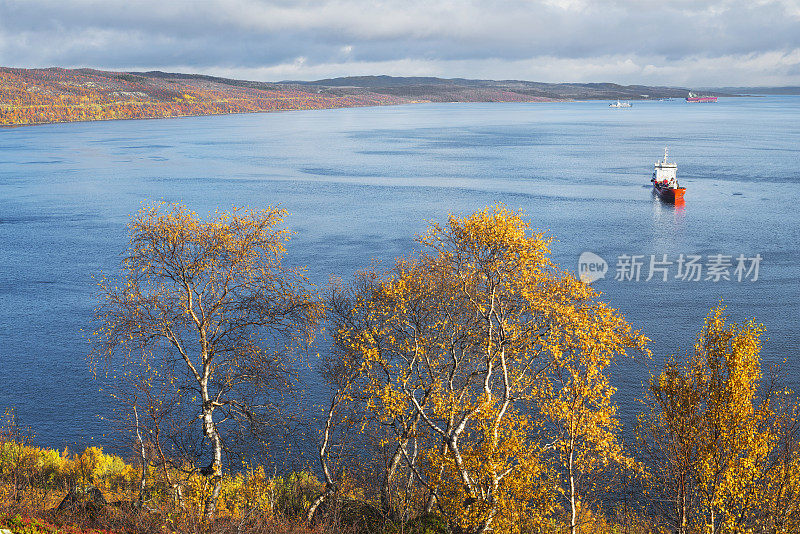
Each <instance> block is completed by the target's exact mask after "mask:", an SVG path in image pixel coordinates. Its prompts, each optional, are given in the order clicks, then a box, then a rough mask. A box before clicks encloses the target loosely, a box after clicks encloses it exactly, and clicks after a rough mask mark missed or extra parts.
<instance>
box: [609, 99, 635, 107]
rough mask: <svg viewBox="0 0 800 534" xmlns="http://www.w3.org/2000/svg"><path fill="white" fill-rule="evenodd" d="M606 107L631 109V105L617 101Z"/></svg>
mask: <svg viewBox="0 0 800 534" xmlns="http://www.w3.org/2000/svg"><path fill="white" fill-rule="evenodd" d="M608 107H610V108H629V107H631V105H630V103H628V102H620V101H619V100H617V103H616V104H609V105H608Z"/></svg>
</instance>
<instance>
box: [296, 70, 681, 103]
mask: <svg viewBox="0 0 800 534" xmlns="http://www.w3.org/2000/svg"><path fill="white" fill-rule="evenodd" d="M281 83H286V84H293V85H297V86H306V87H316V88H332V87H337V88H346V87H349V88H358V89H368V90H369V91H371V92H373V93H378V94H385V95H392V96H401V97H406V98H414V99H422V100H427V101H430V102H452V101H456V102H464V101H466V102H475V101H479V102H484V101H496V100H497V99H498V98H497V97H500V96H501V95H502V97H504V98H506V99H509V100H511V99H512V98H511V96H512V95H517V98H519V99H524V100H527V99H530V100H533V99H543V100H615V99H620V100H623V99H624V100H642V99H648V98H683V97H685V96H686V94H687V93H688V92H689V90H688V89H685V88H682V87H653V86H646V85H618V84H615V83H542V82H528V81H523V80H470V79H466V78H431V77H396V76H349V77H344V78H329V79H325V80H316V81H313V82H300V81H289V82H281ZM502 97H501V98H502Z"/></svg>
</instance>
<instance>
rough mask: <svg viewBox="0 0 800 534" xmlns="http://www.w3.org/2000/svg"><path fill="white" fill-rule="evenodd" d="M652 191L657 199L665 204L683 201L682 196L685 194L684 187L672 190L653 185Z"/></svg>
mask: <svg viewBox="0 0 800 534" xmlns="http://www.w3.org/2000/svg"><path fill="white" fill-rule="evenodd" d="M653 190H654V191H655V192H656V193H657V194H658V196H659V198H660V199H661V200H663V201H665V202H680V201H681V200H683V195H685V194H686V188H685V187H676V188H675V189H672V188H671V187H662V186H659V185H657V184H653Z"/></svg>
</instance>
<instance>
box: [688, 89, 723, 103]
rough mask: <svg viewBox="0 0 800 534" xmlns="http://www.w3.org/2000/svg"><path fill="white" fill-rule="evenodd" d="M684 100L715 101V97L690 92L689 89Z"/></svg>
mask: <svg viewBox="0 0 800 534" xmlns="http://www.w3.org/2000/svg"><path fill="white" fill-rule="evenodd" d="M686 101H687V102H716V101H717V97H716V96H704V95H698V94H696V93H692V92H691V91H689V96H687V97H686Z"/></svg>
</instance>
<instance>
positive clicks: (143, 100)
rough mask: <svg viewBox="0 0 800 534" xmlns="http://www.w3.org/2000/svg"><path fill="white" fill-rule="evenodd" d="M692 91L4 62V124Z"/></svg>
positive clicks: (0, 108)
mask: <svg viewBox="0 0 800 534" xmlns="http://www.w3.org/2000/svg"><path fill="white" fill-rule="evenodd" d="M687 91H688V90H687V89H685V88H680V87H650V86H644V85H617V84H613V83H540V82H527V81H520V80H500V81H498V80H469V79H463V78H454V79H444V78H432V77H424V78H423V77H393V76H355V77H353V76H351V77H345V78H332V79H327V80H317V81H311V82H301V81H285V82H278V83H268V82H256V81H247V80H234V79H230V78H218V77H214V76H206V75H200V74H178V73H166V72H160V71H152V72H109V71H101V70H93V69H77V70H68V69H61V68H49V69H12V68H4V67H0V126H21V125H27V124H43V123H49V122H72V121H90V120H110V119H152V118H166V117H185V116H190V115H220V114H226V113H252V112H262V111H285V110H298V109H328V108H346V107H356V106H382V105H392V104H409V103H414V102H551V101H564V100H617V99H623V100H647V99H659V98H683V97H684V96H685V95H686V93H687ZM715 94H722V93H715Z"/></svg>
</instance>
